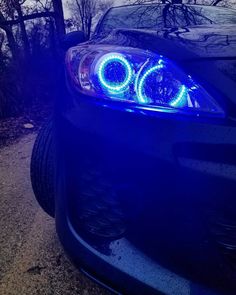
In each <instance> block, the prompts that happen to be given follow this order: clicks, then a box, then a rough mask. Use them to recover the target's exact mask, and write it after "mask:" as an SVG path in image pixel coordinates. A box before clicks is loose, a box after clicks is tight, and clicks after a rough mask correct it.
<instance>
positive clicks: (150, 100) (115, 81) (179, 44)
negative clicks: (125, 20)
mask: <svg viewBox="0 0 236 295" xmlns="http://www.w3.org/2000/svg"><path fill="white" fill-rule="evenodd" d="M211 29H212V28H211ZM234 29H235V26H234V25H230V26H225V27H224V28H222V29H221V30H220V28H219V27H215V29H213V30H212V32H213V33H212V34H213V35H211V37H212V36H214V42H208V39H209V37H206V34H203V31H202V30H201V33H202V35H201V36H200V34H199V32H198V31H197V30H200V29H199V28H195V30H194V29H193V31H191V30H183V29H180V30H177V29H176V30H175V31H173V29H172V31H171V30H169V31H168V30H166V29H165V30H161V31H159V32H158V34H157V33H156V32H154V31H150V30H149V31H145V30H116V31H113V33H111V34H110V35H109V36H108V37H104V38H101V37H100V38H94V39H92V40H91V41H90V42H88V43H86V44H82V45H79V46H77V47H73V48H71V49H70V50H69V51H68V53H67V57H66V66H65V67H66V71H65V79H66V83H65V84H64V83H62V84H61V85H62V86H61V87H60V99H58V102H57V106H56V116H55V126H56V128H55V131H56V163H57V178H56V214H55V215H56V224H57V231H58V234H59V237H60V240H61V242H62V244H63V246H64V247H65V249H66V250H67V252H68V254H69V255H70V257H71V258H72V260H73V261H74V262H75V263H76V264H78V265H79V266H80V267H81V269H83V270H84V271H85V272H87V274H89V275H90V276H92V277H94V278H96V279H97V280H98V281H100V282H102V283H103V284H105V285H107V286H109V287H111V288H113V289H114V290H118V292H124V293H128V294H155V293H157V294H159V293H164V294H218V293H224V294H227V293H232V294H235V291H236V284H235V276H236V273H235V267H236V238H235V237H236V217H235V216H236V212H235V211H236V200H235V195H236V160H235V159H236V158H235V152H236V120H235V119H236V108H235V101H236V100H235V99H236V98H235V95H236V84H235V79H234V78H233V77H235V76H234V75H235V72H234V70H235V68H236V58H235V51H234V49H235V30H234ZM214 30H215V31H214ZM222 32H224V34H225V35H224V34H223V33H222ZM229 32H231V33H232V32H234V34H233V33H232V34H231V35H230V34H229ZM185 34H186V35H185ZM194 34H195V35H194ZM197 34H198V35H197ZM189 36H190V37H191V38H192V37H193V36H195V39H194V38H192V39H191V38H190V37H189ZM196 36H198V38H196ZM189 38H190V39H189ZM224 42H226V45H225V43H224ZM209 44H210V45H209ZM213 45H214V46H213ZM209 46H211V48H210V47H209ZM209 48H210V49H211V50H210V49H209ZM222 48H224V50H225V51H224V52H223V51H222ZM229 69H232V70H229Z"/></svg>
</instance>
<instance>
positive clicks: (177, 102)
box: [136, 60, 187, 107]
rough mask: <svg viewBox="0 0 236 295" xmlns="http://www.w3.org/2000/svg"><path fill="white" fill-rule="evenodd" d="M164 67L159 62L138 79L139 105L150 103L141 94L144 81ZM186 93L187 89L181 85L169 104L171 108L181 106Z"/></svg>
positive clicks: (160, 61)
mask: <svg viewBox="0 0 236 295" xmlns="http://www.w3.org/2000/svg"><path fill="white" fill-rule="evenodd" d="M163 67H164V66H163V64H162V60H159V62H158V64H157V65H156V66H154V67H152V68H150V69H149V70H147V71H146V72H145V73H144V75H143V76H142V78H141V79H140V81H139V83H137V85H138V86H137V87H136V88H137V90H136V91H137V98H138V102H139V103H141V104H147V103H150V99H149V98H148V97H146V96H145V95H144V94H143V87H144V84H145V81H146V79H147V77H148V76H150V75H151V74H152V73H153V72H156V71H158V70H160V69H162V68H163ZM186 93H187V88H186V87H185V86H184V85H182V86H181V87H180V90H179V92H178V94H177V96H176V97H175V98H174V99H173V100H172V101H171V102H170V103H169V104H170V106H171V107H178V106H181V105H182V103H183V100H185V98H186Z"/></svg>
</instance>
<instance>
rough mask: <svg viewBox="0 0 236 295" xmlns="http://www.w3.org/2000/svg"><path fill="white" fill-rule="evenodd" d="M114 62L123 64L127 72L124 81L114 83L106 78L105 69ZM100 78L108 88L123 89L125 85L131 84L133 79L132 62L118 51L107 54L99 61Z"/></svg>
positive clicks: (112, 89) (113, 89)
mask: <svg viewBox="0 0 236 295" xmlns="http://www.w3.org/2000/svg"><path fill="white" fill-rule="evenodd" d="M112 62H119V63H120V64H122V65H123V66H124V68H125V72H126V77H125V80H124V81H123V82H122V83H116V84H115V83H114V84H110V83H109V82H108V81H107V80H106V78H105V77H104V70H105V68H106V66H107V65H108V64H110V63H112ZM98 64H99V66H98V78H99V81H100V83H101V84H102V86H103V87H105V88H107V89H108V90H111V91H121V90H123V89H124V88H125V87H127V86H128V85H129V83H130V82H131V79H132V68H131V65H130V63H129V62H128V61H127V59H126V58H124V57H123V55H121V54H117V53H112V54H107V55H105V56H103V57H102V58H101V59H100V60H99V61H98Z"/></svg>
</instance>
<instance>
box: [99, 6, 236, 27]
mask: <svg viewBox="0 0 236 295" xmlns="http://www.w3.org/2000/svg"><path fill="white" fill-rule="evenodd" d="M207 24H236V11H234V10H232V9H227V8H221V7H209V6H206V7H204V6H196V5H195V6H194V5H156V6H154V5H136V6H126V7H125V6H124V7H117V8H112V9H111V10H110V11H109V12H108V13H107V15H106V16H105V17H104V19H103V21H102V23H101V24H100V28H99V33H109V32H110V31H111V30H113V29H118V28H126V29H141V28H142V29H157V28H163V27H167V28H171V27H185V26H195V25H207Z"/></svg>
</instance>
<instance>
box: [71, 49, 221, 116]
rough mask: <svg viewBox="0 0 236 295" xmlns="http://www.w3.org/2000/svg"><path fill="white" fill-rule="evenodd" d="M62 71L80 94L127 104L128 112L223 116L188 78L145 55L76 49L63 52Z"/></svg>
mask: <svg viewBox="0 0 236 295" xmlns="http://www.w3.org/2000/svg"><path fill="white" fill-rule="evenodd" d="M67 68H68V70H69V73H70V77H71V78H72V81H73V82H74V85H75V87H76V89H77V90H78V91H79V92H81V93H83V94H84V95H86V96H93V97H96V98H102V99H106V100H113V101H120V102H126V103H128V104H129V110H134V109H142V110H147V111H158V112H170V113H171V112H173V113H176V112H179V113H183V114H188V115H189V114H190V115H195V116H200V115H207V116H214V117H223V116H224V111H223V109H222V108H221V107H220V106H219V105H218V103H217V102H216V101H215V100H214V99H213V98H212V96H211V95H210V94H209V93H208V92H207V91H206V90H205V89H204V88H203V87H202V86H201V85H199V84H198V83H196V82H195V81H194V80H193V79H192V77H191V76H190V75H188V74H186V73H184V71H182V70H181V69H180V68H179V67H177V66H176V65H175V64H174V63H173V62H172V61H171V60H169V59H167V58H165V57H163V56H160V55H157V54H154V53H152V52H150V51H143V50H140V49H134V48H127V47H117V46H104V45H103V46H99V45H83V46H78V47H74V48H71V49H70V50H69V51H68V53H67ZM126 108H127V107H126Z"/></svg>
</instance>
